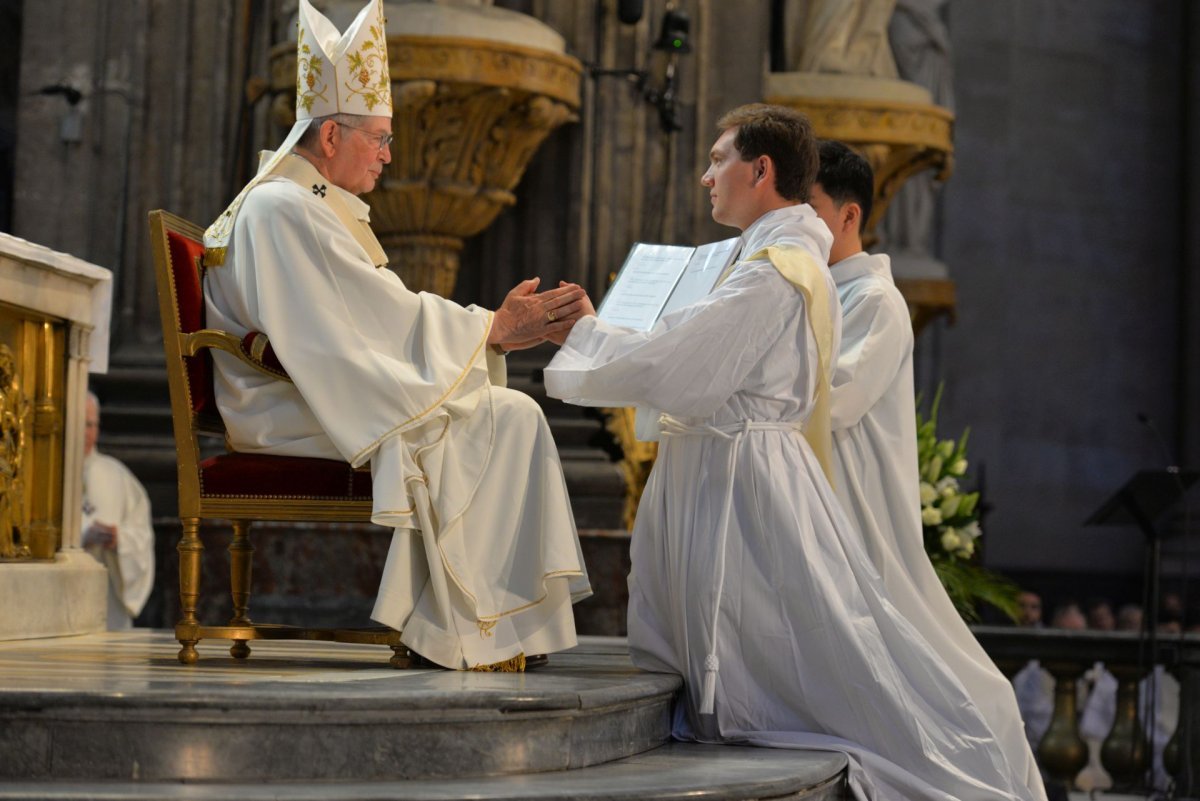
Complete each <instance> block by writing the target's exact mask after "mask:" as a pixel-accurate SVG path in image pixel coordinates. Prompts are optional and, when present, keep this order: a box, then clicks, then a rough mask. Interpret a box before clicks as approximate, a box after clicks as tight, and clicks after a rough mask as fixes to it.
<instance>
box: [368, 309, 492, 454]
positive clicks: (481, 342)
mask: <svg viewBox="0 0 1200 801" xmlns="http://www.w3.org/2000/svg"><path fill="white" fill-rule="evenodd" d="M484 311H485V312H486V313H487V326H485V327H484V331H483V338H482V339H481V340H479V344H478V345H477V346H476V347H475V352H474V353H472V354H471V358H470V360H468V362H467V366H466V367H465V368H464V369H463V371H462V373H460V374H459V376H458V378H457V379H455V381H454V383H453V384H451V385H450V387H449V388H448V389H447V390H446V391H445V392H444V393H443V394H442V396H441V397H440V398H438V399H437V400H436V401H434V402H433V403H432V404H430V405H429V407H428V408H426V409H424V410H423V411H420V412H418V413H417V414H415V415H413V416H412V417H410V418H408V419H407V420H405V421H404V422H402V423H398V424H397V425H395V426H393V427H392V428H390V429H388V430H387V431H386V432H385V433H383V434H381V435H380V436H378V437H376V438H375V441H374V442H372V443H371V444H369V445H367V446H366V447H364V448H363V449H362V450H360V451H359V452H358V453H356V454H354V458H353V459H351V460H350V464H352V465H357V464H358V463H359V460H360V459H361V458H362V457H363V454H364V453H366V452H367V451H370V450H374V449H375V448H378V447H379V443H381V442H383V441H384V440H385V439H388V438H389V437H391V436H393V435H394V434H395V433H396V432H398V431H401V430H403V429H405V428H407V427H408V426H409V425H411V424H412V423H414V422H416V421H417V420H420V419H421V418H422V417H424V416H425V415H427V414H429V413H430V412H432V411H433V410H434V409H436V408H437V407H439V406H441V405H442V403H444V402H445V400H446V398H448V397H450V394H451V393H452V392H454V390H456V389H458V385H459V384H461V383H462V382H463V381H465V380H466V377H467V374H468V373H470V372H471V370H472V368H474V367H475V363H476V362H477V361H479V353H480V351H482V350H483V346H484V345H486V344H487V338H488V335H489V334H491V332H492V315H493V314H494V312H491V311H487V310H486V309H485V310H484Z"/></svg>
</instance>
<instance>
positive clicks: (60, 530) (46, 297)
mask: <svg viewBox="0 0 1200 801" xmlns="http://www.w3.org/2000/svg"><path fill="white" fill-rule="evenodd" d="M0 299H2V300H0V640H6V639H22V638H28V637H55V636H62V635H66V634H83V633H89V632H95V631H102V630H103V629H104V626H105V611H106V603H107V595H108V577H107V572H106V571H105V569H104V567H103V566H101V565H100V564H99V563H98V562H97V561H96V560H95V559H93V558H92V557H91V556H89V555H88V554H87V553H85V552H84V551H83V550H82V549H81V548H80V531H79V529H80V518H81V514H82V476H83V428H84V425H83V424H84V404H85V397H86V393H87V383H88V381H87V374H88V372H89V369H90V370H91V371H93V372H104V371H105V370H107V367H108V322H109V314H110V310H111V305H112V274H111V273H110V272H109V271H108V270H106V269H104V268H102V267H97V266H96V265H94V264H89V263H87V262H85V261H81V260H80V259H77V258H75V257H73V256H69V255H67V254H65V253H58V252H56V251H53V250H50V249H49V248H45V247H42V246H40V245H35V244H33V243H31V242H26V241H25V240H23V239H18V238H16V237H13V236H9V235H8V234H3V233H0Z"/></svg>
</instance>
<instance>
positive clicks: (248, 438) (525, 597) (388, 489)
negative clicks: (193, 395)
mask: <svg viewBox="0 0 1200 801" xmlns="http://www.w3.org/2000/svg"><path fill="white" fill-rule="evenodd" d="M280 165H281V166H280V167H278V168H276V169H278V170H279V173H280V174H276V175H271V176H269V177H267V178H265V179H262V180H261V181H260V182H259V183H258V184H257V185H256V186H255V187H254V188H253V189H252V190H251V191H250V192H249V193H248V194H247V195H246V196H245V199H244V200H243V202H242V204H241V208H240V211H239V212H238V214H237V219H236V222H235V225H234V228H233V233H232V237H231V239H230V242H229V248H228V251H227V254H226V256H225V263H224V265H222V266H218V267H212V268H210V269H209V270H208V272H207V274H206V279H205V297H206V301H207V304H206V305H207V312H208V324H209V325H210V326H212V327H215V328H221V329H224V330H226V331H230V332H232V333H234V334H236V335H237V336H239V337H240V336H243V335H244V334H245V333H246V332H248V331H252V330H253V331H261V332H263V333H265V334H266V335H267V336H268V338H269V339H270V342H271V345H272V348H273V349H274V351H275V353H276V355H277V356H278V358H279V361H280V362H281V363H282V364H283V366H284V368H285V369H286V370H287V373H288V375H289V376H290V377H291V379H292V381H293V382H294V383H289V382H286V381H280V380H275V379H272V378H271V377H269V376H266V375H263V374H261V373H259V372H257V371H255V370H254V369H253V368H250V367H248V366H246V365H243V364H242V363H240V362H239V361H238V360H236V359H234V358H233V357H231V356H228V355H226V354H222V353H214V359H215V363H216V368H217V370H216V394H217V404H218V406H219V408H220V411H221V416H222V417H223V419H224V421H225V425H226V428H227V431H228V438H229V442H230V444H231V445H232V446H233V448H234V449H235V450H238V451H245V452H252V453H268V454H282V455H293V456H316V457H324V458H329V459H341V460H344V461H347V462H349V463H350V464H352V465H354V466H358V465H362V464H365V463H367V462H369V463H370V465H371V474H372V481H373V499H374V509H373V512H372V518H371V519H372V520H373V521H374V522H375V523H378V524H380V525H385V526H390V527H393V528H395V534H394V536H393V540H392V545H391V549H390V550H389V553H388V557H387V562H386V564H385V566H384V571H383V579H382V582H381V585H380V590H379V596H378V599H377V601H376V604H375V609H374V611H373V612H372V617H373V618H374V619H375V620H376V621H378V622H380V623H383V624H385V625H387V626H391V627H392V628H395V629H398V630H400V631H402V632H403V633H402V637H401V639H402V641H403V642H404V643H405V644H406V645H408V646H410V647H411V648H413V649H414V650H416V651H417V652H418V653H419V654H421V655H422V656H424V657H426V658H428V659H431V660H433V661H434V662H437V663H439V664H441V665H444V666H446V667H452V668H470V667H475V666H479V665H488V664H492V663H496V662H500V661H504V660H508V659H511V658H514V657H516V656H517V655H519V654H522V653H524V654H526V655H533V654H543V653H550V652H552V651H558V650H562V649H564V648H569V647H572V646H573V645H575V642H576V640H575V627H574V620H573V616H572V612H571V604H572V602H573V601H574V600H580V599H582V598H584V597H586V596H587V595H589V594H590V592H591V590H590V587H589V585H588V581H587V575H586V572H585V569H584V564H583V556H582V553H581V551H580V548H579V539H578V536H577V534H576V531H575V522H574V518H573V516H572V514H571V507H570V502H569V500H568V498H567V491H566V484H565V482H564V480H563V475H562V466H561V464H560V463H559V459H558V452H557V450H556V449H555V447H554V442H553V440H552V439H551V435H550V429H549V426H548V425H547V424H546V420H545V418H544V417H543V416H542V413H541V410H540V409H539V408H538V406H537V404H536V403H535V402H534V401H533V400H532V399H531V398H529V397H528V396H527V395H524V394H522V393H519V392H516V391H513V390H509V389H506V388H504V387H503V386H499V384H501V383H502V382H503V374H504V370H503V359H501V358H499V357H497V356H496V355H495V354H494V353H492V352H491V350H490V348H488V347H487V345H486V340H487V336H488V332H489V330H490V327H491V322H492V313H491V312H490V311H487V310H486V309H481V308H477V307H474V306H471V307H466V308H464V307H462V306H459V305H457V304H455V303H452V302H450V301H449V300H446V299H444V298H441V297H438V296H436V295H433V294H429V293H425V292H421V293H417V292H412V291H410V290H409V289H407V288H406V287H405V286H404V284H403V282H402V281H401V280H400V279H399V277H398V276H397V275H396V274H395V273H393V272H391V271H390V270H388V269H386V268H384V269H380V268H379V266H377V265H380V264H381V260H382V259H381V257H383V251H382V249H381V248H380V247H379V245H378V242H377V241H376V240H375V238H374V236H373V235H372V234H371V233H370V229H369V226H368V223H367V220H368V207H367V205H366V204H365V203H364V202H362V201H361V200H359V199H358V198H357V197H355V196H354V195H352V194H350V193H348V192H345V191H344V190H342V189H340V188H338V187H337V186H334V185H333V184H330V183H328V182H327V181H326V179H325V178H323V177H322V176H321V174H320V173H319V172H317V170H316V169H315V168H313V167H312V165H311V164H309V162H308V161H307V160H305V159H304V158H303V157H301V156H299V155H297V154H289V155H288V156H286V157H285V158H284V159H283V160H282V162H281V163H280ZM384 258H385V257H384Z"/></svg>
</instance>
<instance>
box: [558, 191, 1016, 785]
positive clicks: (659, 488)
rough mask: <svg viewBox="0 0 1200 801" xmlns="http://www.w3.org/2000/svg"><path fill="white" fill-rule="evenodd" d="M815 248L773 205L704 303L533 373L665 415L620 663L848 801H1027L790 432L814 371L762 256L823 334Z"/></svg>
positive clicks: (701, 720) (588, 399)
mask: <svg viewBox="0 0 1200 801" xmlns="http://www.w3.org/2000/svg"><path fill="white" fill-rule="evenodd" d="M829 245H830V235H829V231H828V229H827V228H826V227H825V226H824V224H823V223H821V222H820V221H819V219H818V218H817V216H816V214H815V213H814V212H813V211H812V209H811V208H810V207H808V206H807V205H799V206H792V207H787V208H784V209H779V210H776V211H773V212H770V213H768V214H766V215H764V216H763V217H761V218H760V219H759V220H757V221H756V222H755V223H754V224H753V225H751V226H750V227H749V228H748V229H747V230H746V231H745V233H744V234H743V247H742V250H741V253H742V257H741V258H742V261H741V262H740V263H739V264H737V265H736V267H735V268H734V269H733V271H732V273H731V274H730V275H729V276H728V278H727V279H726V280H725V281H724V282H723V283H721V284H720V285H719V286H718V287H717V288H716V289H714V290H713V291H712V293H711V294H710V295H708V296H707V297H706V298H705V299H703V300H702V301H700V302H698V303H695V304H693V305H691V306H688V307H685V308H683V309H680V310H678V311H676V312H673V313H671V314H668V315H666V316H664V317H663V318H662V319H661V320H660V321H659V322H658V323H657V324H656V325H655V327H654V328H653V329H652V330H650V331H649V332H636V331H632V330H629V329H624V328H619V327H616V326H613V325H609V324H606V323H604V322H603V321H601V320H598V319H596V318H590V317H589V318H585V319H583V320H580V321H579V322H578V323H576V325H575V327H574V328H573V329H572V331H571V334H570V336H569V337H568V338H567V341H566V343H565V345H564V346H563V348H562V349H561V350H560V352H559V353H558V355H556V356H555V358H554V360H553V361H552V362H551V363H550V365H549V366H548V367H547V369H546V371H545V379H546V388H547V391H548V392H549V394H550V395H552V396H554V397H560V398H563V399H565V400H569V401H571V402H575V403H582V404H590V405H605V406H633V405H641V406H645V407H652V408H655V409H659V410H662V411H663V412H664V413H665V414H664V416H663V418H662V423H661V426H662V435H663V442H662V444H661V446H660V449H659V455H658V460H657V462H656V464H655V466H654V469H653V471H652V473H651V475H650V479H649V482H648V483H647V486H646V489H645V493H644V494H643V495H642V501H641V506H640V508H639V510H638V516H637V523H636V526H635V529H634V532H633V539H632V546H631V559H632V571H631V573H630V576H629V595H630V599H629V644H630V650H631V652H632V656H633V660H634V663H635V664H636V665H638V666H639V667H642V668H644V669H647V670H655V671H666V672H674V673H679V674H681V675H682V676H683V677H684V680H685V686H686V696H685V698H684V699H683V700H682V702H681V703H680V704H678V705H677V708H676V715H675V724H674V726H675V728H674V732H675V735H676V736H677V737H678V738H680V739H694V740H701V741H705V742H747V743H751V744H757V745H767V746H775V747H786V748H821V749H827V750H839V751H843V752H846V753H848V754H849V755H850V756H851V763H852V773H851V784H852V787H853V788H854V790H855V792H856V794H857V796H858V797H859V798H860V799H889V801H891V800H895V801H900V799H904V800H905V801H907V800H908V799H917V798H920V799H939V800H940V801H950V800H951V799H955V801H960V800H961V799H1028V798H1030V797H1031V796H1029V795H1028V793H1027V791H1026V790H1025V788H1024V786H1023V783H1022V781H1021V779H1023V776H1018V774H1017V773H1016V771H1015V770H1014V769H1013V767H1012V766H1011V765H1009V764H1008V763H1007V762H1006V760H1005V756H1004V754H1003V752H1002V751H1001V749H999V748H998V747H997V745H996V741H995V737H994V735H993V733H992V732H991V730H990V729H989V728H988V725H987V722H986V721H985V720H984V719H983V717H982V715H981V714H980V712H979V710H978V709H977V708H976V706H975V704H974V702H973V701H972V700H971V699H970V697H969V696H968V695H967V693H966V691H965V690H964V689H963V687H962V684H961V683H960V682H959V681H958V680H957V679H956V678H955V677H954V675H953V674H952V673H951V672H950V670H949V669H948V668H947V667H946V666H945V664H944V663H943V662H942V661H941V660H940V659H939V658H938V656H937V654H936V653H935V652H934V651H933V649H932V648H931V647H930V646H929V645H928V643H926V642H925V640H924V639H923V638H922V637H921V635H920V634H919V633H918V632H917V631H916V630H915V629H914V628H913V627H912V625H910V624H909V623H908V622H907V621H906V620H905V619H904V617H903V616H902V615H901V614H900V613H899V612H898V611H897V610H896V608H895V607H894V606H893V605H892V603H891V602H890V601H889V599H888V597H887V593H886V590H885V589H884V586H883V582H882V580H881V579H880V577H879V574H878V572H877V571H876V570H875V568H874V566H873V565H872V563H871V560H870V557H869V556H868V555H867V553H866V550H865V549H864V548H863V545H862V541H861V538H860V537H859V535H858V532H857V531H855V529H854V527H853V526H852V525H851V524H850V522H849V520H848V519H847V518H846V516H845V513H844V512H843V511H842V509H841V506H840V504H839V503H838V501H837V497H836V496H835V494H834V492H833V489H832V488H831V487H830V484H829V481H828V480H827V478H826V476H825V474H824V473H823V471H822V468H821V466H820V465H819V463H818V460H817V458H816V456H815V455H814V451H813V449H812V448H811V447H810V446H809V444H808V441H807V440H806V439H805V437H803V436H801V435H800V432H799V428H798V427H799V426H800V425H802V424H803V423H804V421H806V420H807V419H808V417H809V416H810V414H811V413H812V410H813V407H814V404H815V399H816V398H817V397H818V395H819V394H820V393H819V392H818V387H819V385H818V381H822V380H824V381H828V376H824V377H822V376H820V370H819V368H818V363H819V358H820V353H819V351H818V345H817V343H818V338H817V336H816V335H815V332H814V331H813V329H812V327H811V325H810V322H809V314H808V304H807V303H806V302H805V299H804V294H803V293H802V292H801V291H800V290H799V289H798V288H797V287H796V286H795V285H794V283H793V282H792V281H791V279H785V278H784V272H782V271H781V268H779V267H777V266H776V265H775V264H774V263H773V262H772V261H770V260H768V259H767V258H763V257H761V256H760V255H759V254H760V253H761V251H762V250H763V249H764V248H766V247H768V246H773V247H775V248H778V249H779V250H778V251H777V253H789V252H790V253H793V254H794V253H797V252H798V253H800V254H802V255H803V257H804V258H807V259H809V260H810V261H811V262H814V263H816V264H817V265H819V270H820V272H819V274H818V276H819V278H820V279H821V281H822V283H823V286H821V287H820V291H823V292H824V293H825V296H826V297H825V298H824V299H823V302H824V301H828V303H829V304H830V305H831V306H832V311H833V313H834V314H833V320H832V322H831V325H832V326H835V327H836V326H838V325H840V321H839V318H838V316H837V295H836V288H835V287H834V284H833V280H832V278H831V277H830V276H829V273H828V270H827V268H825V261H826V259H827V258H828V253H829ZM771 258H775V256H774V255H773V256H771ZM830 335H831V336H830ZM825 339H826V341H828V340H830V339H832V344H833V352H834V353H836V349H837V336H836V331H830V332H826V336H825ZM706 679H707V685H706ZM706 689H711V695H710V694H709V693H706V692H705V690H706ZM710 705H711V711H712V714H705V711H706V710H707V709H708V708H709V706H710Z"/></svg>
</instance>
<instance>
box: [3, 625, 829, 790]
mask: <svg viewBox="0 0 1200 801" xmlns="http://www.w3.org/2000/svg"><path fill="white" fill-rule="evenodd" d="M226 646H227V644H226V643H224V642H222V641H212V642H202V643H201V644H200V646H199V648H200V651H201V660H200V662H199V664H197V665H192V666H184V665H180V664H179V663H178V662H177V661H176V660H175V652H176V650H177V644H176V643H175V641H174V639H173V637H172V636H171V634H170V632H166V631H150V630H135V631H131V632H123V633H107V634H98V635H86V636H78V637H62V638H52V639H41V640H24V641H11V642H0V755H2V756H0V801H11V800H12V799H23V800H24V801H28V800H29V799H63V800H64V801H65V800H66V799H72V800H75V801H78V800H81V799H107V800H108V801H124V800H125V799H129V800H130V801H135V800H136V801H140V800H141V799H150V798H161V799H227V798H239V799H247V801H255V800H256V799H275V798H287V799H296V801H307V800H308V799H317V798H329V799H338V800H339V801H352V800H353V801H357V800H358V799H363V800H366V799H379V800H380V801H382V799H395V800H396V801H417V800H418V799H425V800H426V801H445V800H446V799H456V798H475V799H491V800H492V801H501V800H503V801H512V800H514V799H520V798H527V799H545V800H547V801H548V800H549V799H568V798H570V799H614V800H615V799H658V800H659V801H666V799H683V798H699V799H714V800H716V799H722V800H724V799H727V800H728V801H736V800H738V799H839V798H842V797H843V795H842V794H843V792H844V788H843V784H844V775H845V767H846V760H845V757H844V756H842V755H840V754H824V753H806V752H796V751H771V750H766V749H752V748H741V747H736V746H702V745H693V744H682V743H670V744H665V743H666V742H667V740H668V738H669V731H670V720H669V718H670V708H671V702H672V699H673V698H674V696H675V694H676V692H677V691H678V689H679V687H680V681H679V678H678V677H676V676H670V675H663V674H653V673H645V672H642V671H639V670H637V669H636V668H634V667H633V665H632V664H631V663H630V661H629V657H628V651H627V647H626V644H625V641H624V640H623V639H618V638H601V637H585V638H581V642H580V645H579V646H578V647H576V648H575V649H573V650H571V651H569V652H566V653H562V654H554V655H552V656H551V658H550V663H549V664H548V665H546V666H545V667H542V668H539V669H537V670H534V671H530V672H528V673H525V674H485V673H458V672H452V671H444V670H406V671H397V670H393V669H392V668H390V667H388V665H387V659H388V657H389V655H390V653H391V652H390V651H389V650H388V649H387V648H384V647H381V646H355V645H341V644H333V643H305V642H271V641H260V642H257V643H255V650H254V653H253V655H252V656H251V657H250V659H249V660H246V661H239V660H234V659H232V658H230V657H229V655H228V650H227V647H226ZM664 744H665V745H664Z"/></svg>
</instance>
